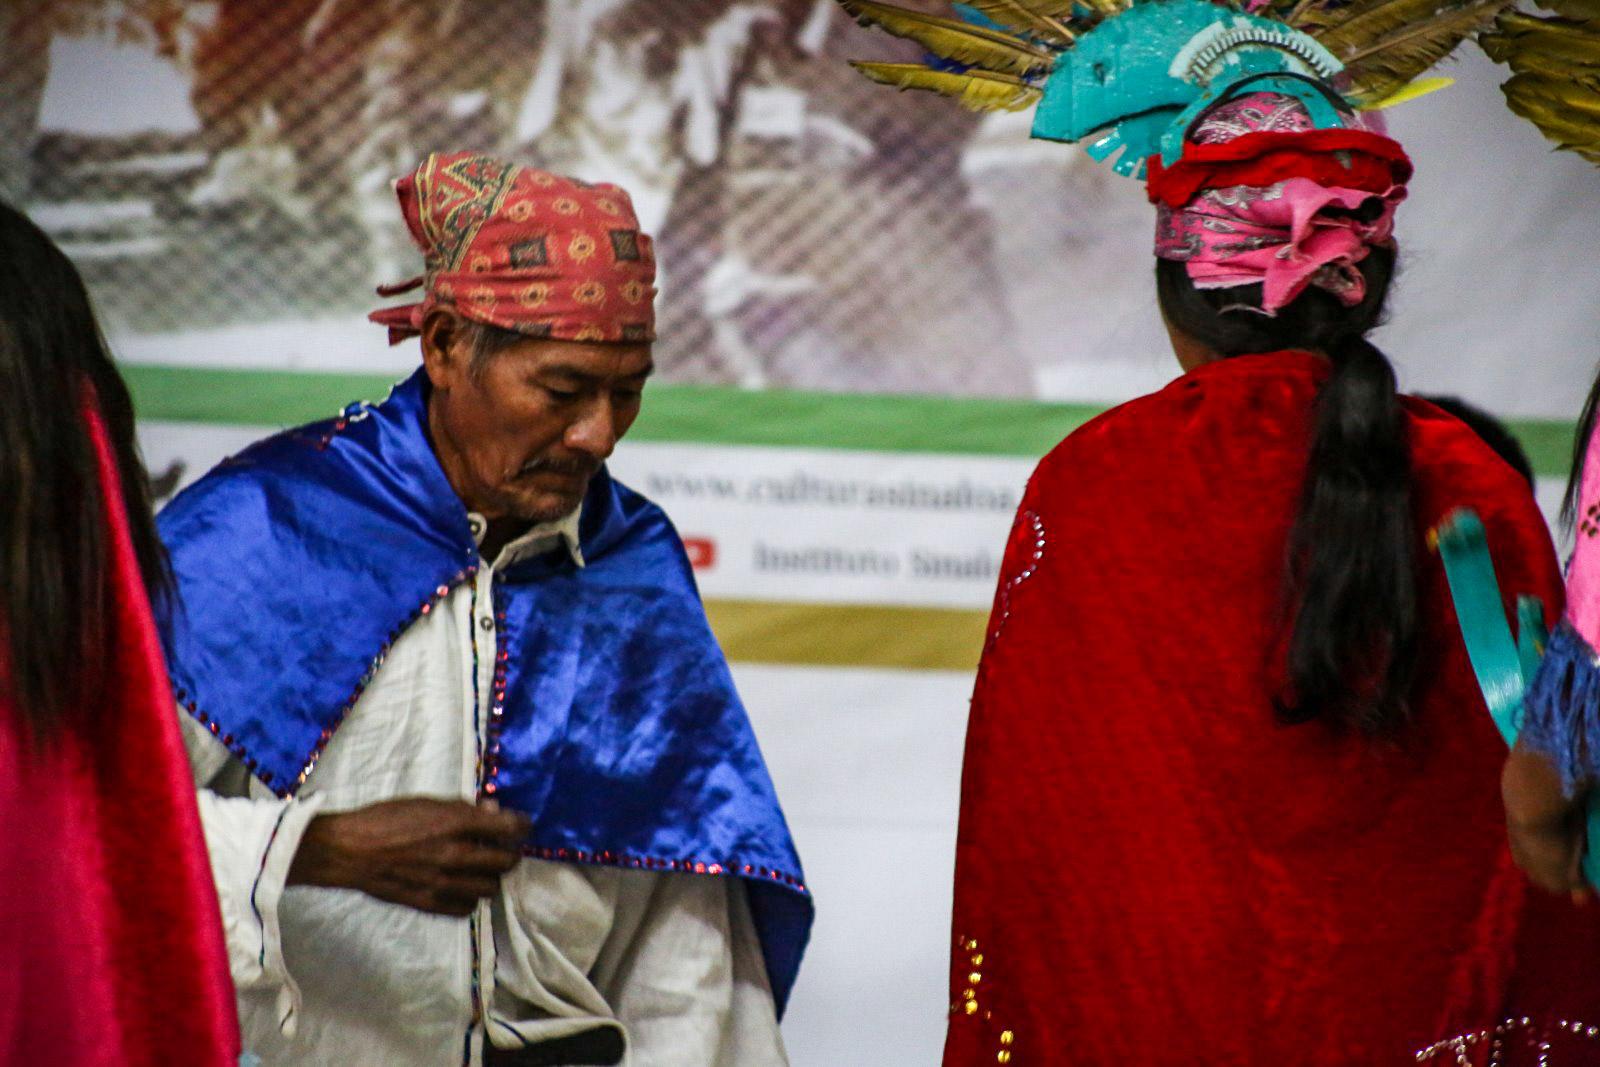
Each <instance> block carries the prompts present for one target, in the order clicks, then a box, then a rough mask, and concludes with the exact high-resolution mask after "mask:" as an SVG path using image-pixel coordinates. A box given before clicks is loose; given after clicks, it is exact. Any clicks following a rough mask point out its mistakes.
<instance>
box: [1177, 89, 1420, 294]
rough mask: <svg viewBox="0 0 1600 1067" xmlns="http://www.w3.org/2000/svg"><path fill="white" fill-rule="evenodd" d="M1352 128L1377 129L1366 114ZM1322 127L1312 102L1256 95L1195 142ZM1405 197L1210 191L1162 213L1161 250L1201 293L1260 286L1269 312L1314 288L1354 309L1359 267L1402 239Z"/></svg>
mask: <svg viewBox="0 0 1600 1067" xmlns="http://www.w3.org/2000/svg"><path fill="white" fill-rule="evenodd" d="M1349 125H1350V127H1351V128H1353V129H1361V130H1367V129H1368V126H1367V124H1366V122H1365V120H1363V119H1361V118H1360V117H1358V116H1352V117H1351V120H1350V123H1349ZM1313 128H1314V127H1313V124H1312V121H1311V117H1310V115H1309V114H1308V113H1307V112H1306V110H1305V107H1304V105H1303V104H1301V103H1300V102H1299V101H1298V100H1295V99H1294V98H1293V97H1288V96H1283V95H1282V94H1278V93H1251V94H1249V95H1247V96H1242V97H1240V98H1238V99H1237V100H1231V101H1229V102H1228V103H1226V104H1224V105H1223V106H1221V107H1219V108H1217V109H1216V110H1215V111H1214V112H1213V113H1212V114H1210V115H1209V116H1207V117H1206V118H1205V119H1204V120H1203V121H1202V122H1201V123H1200V124H1199V125H1198V126H1197V127H1196V129H1195V131H1194V134H1193V135H1192V137H1191V139H1190V140H1191V143H1193V144H1199V145H1214V144H1222V143H1226V142H1228V141H1232V140H1236V139H1238V138H1240V137H1245V136H1248V135H1250V134H1261V133H1275V134H1284V133H1287V134H1294V133H1309V132H1311V131H1312V130H1313ZM1309 169H1310V168H1308V170H1309ZM1405 196H1406V190H1405V186H1404V185H1403V184H1399V183H1396V184H1395V185H1393V186H1391V187H1390V188H1389V189H1388V190H1386V191H1385V192H1383V193H1381V194H1374V193H1371V192H1365V191H1362V190H1360V189H1350V188H1344V187H1341V186H1336V185H1323V184H1321V183H1319V182H1317V181H1314V180H1312V179H1310V178H1307V177H1296V178H1289V179H1286V180H1284V181H1280V182H1276V183H1274V184H1272V185H1267V186H1248V185H1235V186H1229V187H1226V188H1216V189H1202V190H1200V192H1199V193H1198V194H1197V195H1196V196H1195V198H1194V199H1193V200H1191V201H1190V202H1189V203H1188V204H1186V205H1184V206H1183V207H1181V208H1177V209H1174V208H1171V207H1168V206H1167V205H1165V204H1161V205H1158V206H1157V209H1156V247H1155V252H1156V255H1157V256H1159V257H1160V258H1162V259H1170V260H1176V261H1179V262H1183V263H1185V264H1187V269H1188V273H1189V277H1190V278H1191V279H1193V280H1194V282H1195V285H1196V286H1197V287H1198V288H1201V289H1223V288H1232V287H1235V286H1243V285H1254V284H1260V285H1261V286H1262V302H1261V309H1260V310H1261V311H1263V312H1264V313H1266V314H1268V315H1273V314H1276V313H1277V311H1278V309H1279V308H1282V307H1284V306H1285V305H1287V304H1289V303H1290V302H1291V301H1293V300H1294V299H1295V298H1296V297H1298V296H1299V295H1300V294H1301V293H1302V292H1304V291H1305V289H1306V287H1307V286H1311V285H1314V286H1317V287H1318V288H1321V289H1326V290H1327V291H1329V292H1331V293H1333V294H1334V295H1335V296H1337V297H1338V298H1339V300H1340V302H1341V303H1343V304H1344V305H1345V306H1347V307H1354V306H1355V305H1356V304H1359V303H1360V302H1361V300H1362V299H1363V297H1365V296H1366V280H1365V278H1364V277H1363V276H1362V274H1361V271H1360V270H1359V269H1358V267H1357V264H1359V263H1360V262H1361V261H1362V260H1363V259H1365V258H1366V257H1367V254H1368V252H1369V251H1370V249H1371V248H1372V246H1374V245H1377V244H1381V243H1383V242H1386V241H1389V240H1390V239H1391V238H1392V237H1393V235H1394V215H1395V210H1396V208H1398V207H1399V205H1400V203H1401V201H1403V200H1404V199H1405Z"/></svg>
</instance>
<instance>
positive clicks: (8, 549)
mask: <svg viewBox="0 0 1600 1067" xmlns="http://www.w3.org/2000/svg"><path fill="white" fill-rule="evenodd" d="M90 396H92V397H93V398H94V399H95V400H96V401H98V404H99V408H100V413H101V415H102V417H103V418H104V420H105V425H106V429H107V432H108V433H109V435H110V439H111V446H112V448H113V450H114V452H115V455H116V461H117V470H118V473H119V475H120V476H121V481H122V495H123V500H122V504H123V507H124V508H125V509H126V510H127V513H128V523H129V527H130V529H131V531H132V535H133V548H134V553H135V555H136V556H137V558H138V562H139V570H140V572H141V574H142V575H143V577H144V581H145V584H146V586H147V587H148V588H149V589H150V590H151V594H152V596H159V595H163V594H164V592H165V590H166V588H167V571H166V562H165V555H164V553H163V551H162V549H161V542H160V540H159V539H158V538H157V536H156V529H155V522H154V520H153V519H152V517H151V514H150V501H149V488H148V484H147V482H146V479H145V470H144V465H143V463H142V462H141V461H140V459H139V454H138V451H137V448H136V446H135V444H134V422H133V403H132V401H131V400H130V399H129V396H128V390H127V387H126V386H125V385H124V384H123V382H122V379H121V377H120V376H119V375H118V374H117V370H116V368H115V367H114V366H113V365H112V362H111V357H110V355H109V353H108V352H107V349H106V344H105V340H104V338H102V336H101V334H100V329H99V326H98V325H97V323H96V321H95V317H94V312H93V310H92V309H91V307H90V304H89V294H88V292H87V291H86V290H85V289H84V285H83V279H82V278H80V277H79V275H78V271H77V269H76V268H75V267H73V265H72V263H71V261H70V260H68V259H67V257H66V255H65V254H63V253H62V251H61V250H60V249H59V248H57V247H56V246H55V244H54V243H52V242H51V240H50V238H49V237H47V236H45V234H44V232H43V231H42V230H40V229H39V228H38V227H37V226H35V225H34V224H33V223H32V222H31V221H29V220H28V218H27V217H26V216H24V215H23V214H22V213H21V212H19V211H17V210H16V209H15V208H12V207H10V206H9V205H7V204H4V203H0V692H3V693H4V694H5V695H6V696H7V697H9V698H10V699H11V700H13V701H14V702H15V703H16V704H17V705H18V706H19V708H20V710H21V713H22V717H23V720H24V722H25V723H26V724H27V726H28V727H29V729H30V732H31V733H32V734H33V736H34V737H35V738H36V739H37V740H43V739H46V738H48V737H50V736H51V735H52V734H53V733H54V732H55V730H56V729H57V728H58V727H59V726H60V725H61V724H62V722H63V721H64V720H65V719H66V718H67V716H68V714H69V709H71V708H73V707H74V706H75V705H77V704H79V703H80V702H82V701H83V700H84V699H85V698H87V697H89V696H90V695H91V694H93V693H94V692H95V691H96V690H97V689H98V687H99V685H100V683H101V681H102V677H103V672H104V670H105V665H106V662H107V656H106V651H107V649H109V647H110V645H111V642H113V641H115V640H116V638H117V635H116V634H115V633H113V632H111V626H112V623H111V619H112V613H111V611H110V610H109V608H110V605H109V603H108V601H107V597H108V595H109V591H108V578H107V571H108V566H109V558H110V554H111V545H110V543H109V537H108V533H109V531H108V527H107V518H106V508H105V501H104V500H102V498H101V492H100V483H99V475H98V465H97V462H96V459H95V451H94V443H93V441H92V439H91V437H90V434H89V428H88V426H87V425H86V424H85V423H84V420H83V416H82V412H81V409H82V406H83V404H84V402H85V400H86V398H88V397H90Z"/></svg>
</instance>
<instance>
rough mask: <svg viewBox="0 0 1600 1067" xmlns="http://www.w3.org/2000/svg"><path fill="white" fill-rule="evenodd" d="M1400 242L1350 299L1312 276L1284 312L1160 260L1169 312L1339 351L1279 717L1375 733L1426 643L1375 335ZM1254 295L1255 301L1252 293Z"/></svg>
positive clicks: (1227, 331)
mask: <svg viewBox="0 0 1600 1067" xmlns="http://www.w3.org/2000/svg"><path fill="white" fill-rule="evenodd" d="M1394 267H1395V254H1394V251H1393V249H1392V248H1390V247H1379V248H1374V249H1372V251H1371V253H1370V254H1369V255H1368V256H1367V258H1366V259H1364V260H1362V261H1361V264H1360V270H1361V273H1362V274H1363V275H1364V276H1365V278H1366V283H1367V286H1366V295H1365V297H1364V298H1363V299H1362V301H1361V303H1360V304H1358V305H1357V306H1355V307H1345V306H1344V305H1343V304H1342V303H1340V301H1339V300H1338V299H1337V298H1336V297H1334V296H1333V295H1332V294H1331V293H1328V292H1326V291H1324V290H1322V289H1318V288H1316V287H1314V286H1313V287H1310V288H1307V289H1306V290H1305V291H1304V292H1303V293H1302V294H1301V295H1300V296H1299V297H1297V298H1296V299H1295V300H1294V301H1293V302H1292V303H1290V304H1289V305H1288V306H1287V307H1284V308H1282V309H1280V310H1279V311H1278V314H1277V315H1276V316H1275V317H1268V316H1266V315H1264V314H1261V313H1260V312H1259V311H1252V310H1249V308H1251V307H1253V308H1260V306H1261V286H1259V285H1253V286H1242V287H1238V288H1231V289H1209V290H1206V289H1197V288H1195V286H1194V284H1193V282H1191V281H1190V279H1189V275H1188V272H1187V270H1186V269H1185V268H1184V265H1183V264H1182V263H1178V262H1172V261H1168V260H1158V261H1157V264H1156V292H1157V296H1158V298H1159V300H1160V304H1161V310H1162V313H1163V314H1164V315H1165V316H1166V319H1167V321H1168V322H1169V323H1170V324H1171V325H1173V326H1176V327H1177V328H1178V329H1179V330H1181V331H1182V332H1184V333H1186V334H1188V335H1190V336H1191V337H1193V338H1195V339H1196V340H1198V341H1200V342H1201V343H1202V344H1204V345H1206V346H1207V347H1209V348H1211V349H1213V350H1215V351H1217V352H1219V353H1221V354H1222V355H1224V356H1235V355H1243V354H1246V353H1250V352H1272V351H1278V350H1282V349H1304V350H1308V351H1313V352H1320V353H1323V354H1325V355H1327V357H1328V359H1329V360H1330V361H1331V362H1332V364H1333V373H1332V375H1331V376H1329V378H1328V380H1327V381H1326V383H1324V384H1323V386H1322V388H1321V390H1320V392H1319V393H1318V395H1317V402H1316V411H1315V414H1314V417H1313V423H1312V432H1311V451H1310V456H1309V461H1308V464H1307V468H1306V477H1305V484H1304V487H1303V488H1302V489H1301V492H1300V502H1299V506H1298V512H1297V513H1296V515H1295V520H1294V525H1293V528H1292V530H1291V533H1290V536H1289V547H1288V559H1287V561H1286V564H1285V583H1284V584H1285V600H1284V603H1285V606H1286V620H1287V622H1288V626H1289V631H1288V634H1287V686H1286V687H1285V689H1284V691H1283V692H1282V693H1281V694H1280V695H1279V697H1278V715H1279V717H1280V718H1281V719H1282V720H1284V721H1286V722H1291V723H1299V722H1309V721H1312V720H1323V721H1325V722H1328V723H1330V724H1332V725H1334V726H1337V727H1345V728H1354V729H1356V730H1359V731H1361V732H1362V733H1365V734H1368V735H1378V734H1384V733H1391V732H1393V731H1394V730H1395V729H1397V728H1398V727H1399V726H1400V725H1401V724H1403V723H1404V722H1405V721H1406V719H1407V718H1408V716H1409V705H1410V701H1409V696H1410V691H1411V683H1412V679H1413V677H1414V672H1415V666H1416V651H1417V632H1418V612H1417V579H1416V559H1415V557H1416V553H1417V530H1416V526H1415V522H1414V519H1413V514H1412V504H1411V455H1410V449H1409V446H1408V443H1407V440H1406V423H1405V417H1404V412H1403V411H1402V409H1401V406H1400V400H1399V397H1398V395H1397V393H1396V388H1395V376H1394V368H1392V367H1391V366H1390V365H1389V360H1388V358H1387V357H1385V356H1384V354H1383V353H1382V352H1380V351H1379V350H1378V349H1377V348H1376V347H1374V346H1373V345H1372V344H1371V343H1370V342H1368V341H1367V340H1366V333H1367V331H1369V330H1371V329H1372V328H1373V327H1374V326H1376V325H1377V324H1378V321H1379V319H1380V317H1381V316H1382V313H1383V305H1384V300H1385V298H1386V297H1387V295H1388V291H1389V284H1390V282H1391V280H1392V279H1393V276H1394ZM1241 305H1242V306H1241Z"/></svg>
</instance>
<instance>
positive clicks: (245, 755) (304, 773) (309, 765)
mask: <svg viewBox="0 0 1600 1067" xmlns="http://www.w3.org/2000/svg"><path fill="white" fill-rule="evenodd" d="M477 573H478V567H477V565H476V564H469V565H468V566H466V567H464V568H463V569H461V570H459V571H457V572H456V574H455V577H454V578H453V579H452V580H451V584H450V585H441V586H439V587H438V588H437V589H435V590H434V592H433V596H432V597H431V598H430V599H428V600H426V601H424V602H423V604H422V606H421V607H419V608H417V610H416V611H413V612H412V613H411V614H410V615H408V616H406V618H405V619H403V620H402V621H401V622H400V623H399V624H398V625H396V626H394V627H393V628H391V629H390V630H389V636H388V639H387V640H386V641H385V642H384V643H383V647H382V648H380V649H379V650H378V654H377V655H376V656H374V657H373V658H372V663H371V664H370V665H369V666H368V667H367V670H366V673H365V674H363V675H362V676H361V680H360V681H358V682H357V683H356V686H355V689H353V690H352V691H351V693H350V696H349V699H347V700H346V701H345V703H344V706H343V707H341V708H340V709H339V716H338V718H336V719H335V720H334V721H333V725H332V726H329V727H327V728H326V729H324V730H323V731H322V733H321V735H320V736H319V737H318V738H317V744H316V747H314V748H313V749H312V750H311V752H310V753H309V754H308V755H307V756H306V761H305V766H304V768H303V769H302V770H301V771H300V774H299V776H298V777H297V778H295V780H294V784H293V785H290V784H288V783H279V784H277V785H274V784H273V781H274V777H275V776H274V775H273V774H272V772H270V771H262V772H260V773H259V774H257V776H258V777H259V778H260V779H261V783H262V784H263V785H265V786H267V787H268V788H269V789H271V790H272V791H273V792H274V793H276V794H277V795H278V796H280V797H288V796H292V795H293V794H294V792H295V790H296V789H298V788H299V787H300V786H302V785H304V784H305V781H306V779H307V778H308V777H310V776H311V772H312V771H313V770H315V769H316V766H317V760H318V759H320V758H321V756H322V750H323V749H324V748H327V747H328V742H329V741H331V740H333V735H334V732H335V731H336V730H338V728H339V724H340V723H342V722H344V717H345V716H346V715H348V714H350V709H351V708H353V707H355V704H356V701H358V700H360V699H361V694H362V693H364V692H366V689H367V686H368V685H371V684H372V679H373V678H374V677H375V676H376V675H377V673H378V668H379V667H382V666H383V661H384V660H385V659H387V658H388V656H389V650H390V649H391V648H393V647H394V643H395V642H396V641H398V640H399V639H400V635H401V634H403V633H405V631H406V630H407V629H408V628H409V627H410V626H411V624H412V623H414V622H416V621H417V619H419V618H421V617H422V616H424V615H426V614H428V613H429V612H430V611H432V610H433V606H434V604H436V603H437V602H438V601H440V600H443V599H444V598H445V597H446V596H448V595H449V594H450V590H451V589H452V588H454V587H455V586H457V585H460V584H461V583H462V582H464V581H466V580H467V579H469V578H471V577H473V576H475V575H476V574H477ZM173 695H174V696H176V697H177V699H178V702H179V703H180V704H181V705H183V707H184V708H185V709H187V710H188V712H189V714H190V715H193V716H194V717H195V719H196V720H197V721H198V722H199V723H200V724H201V725H202V726H204V727H206V728H207V729H209V730H210V731H211V733H212V736H214V737H216V738H217V739H218V740H219V741H221V742H222V743H223V744H224V745H226V746H227V749H228V751H229V752H231V753H232V754H233V755H234V756H235V757H237V758H238V760H239V762H241V763H243V764H244V765H245V768H246V769H247V770H249V771H250V772H251V773H253V774H255V773H257V768H258V767H259V764H258V763H257V761H256V759H255V758H254V757H253V756H251V755H250V753H249V752H248V751H247V750H246V749H245V747H244V745H243V744H242V743H240V742H238V741H236V740H235V739H234V737H233V735H232V734H227V735H224V734H223V733H222V728H221V727H220V726H218V725H217V722H216V720H214V719H212V718H211V716H209V715H208V714H206V712H205V711H204V710H203V709H202V708H200V707H199V705H198V704H197V703H196V702H195V701H194V700H192V699H190V697H189V694H188V693H187V692H185V691H184V690H182V689H177V690H174V693H173Z"/></svg>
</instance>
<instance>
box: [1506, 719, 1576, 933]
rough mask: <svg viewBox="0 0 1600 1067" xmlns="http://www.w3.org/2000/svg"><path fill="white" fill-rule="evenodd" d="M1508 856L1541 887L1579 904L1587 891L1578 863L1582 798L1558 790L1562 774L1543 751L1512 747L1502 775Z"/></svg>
mask: <svg viewBox="0 0 1600 1067" xmlns="http://www.w3.org/2000/svg"><path fill="white" fill-rule="evenodd" d="M1500 794H1501V796H1502V798H1503V799H1504V800H1505V805H1506V831H1507V835H1508V836H1509V838H1510V840H1511V856H1512V858H1513V859H1514V860H1516V861H1517V866H1518V867H1521V868H1522V870H1523V873H1524V874H1526V875H1527V876H1528V878H1529V879H1530V880H1531V881H1532V882H1533V884H1534V885H1537V886H1539V887H1540V888H1541V889H1547V890H1549V891H1550V892H1552V893H1561V894H1565V895H1570V896H1571V897H1572V899H1573V901H1574V902H1575V903H1581V902H1582V901H1583V900H1584V899H1585V898H1586V897H1587V896H1588V893H1589V889H1588V886H1586V885H1585V884H1584V881H1583V872H1582V868H1581V866H1580V865H1581V864H1582V862H1583V845H1584V811H1583V803H1582V799H1581V798H1579V799H1577V800H1569V799H1568V798H1567V797H1566V796H1564V795H1563V794H1562V792H1561V776H1560V775H1559V774H1558V773H1557V772H1556V769H1555V768H1554V767H1552V766H1551V765H1550V762H1549V761H1548V760H1546V759H1545V758H1544V757H1543V756H1540V755H1537V754H1535V753H1532V752H1524V751H1523V750H1521V749H1513V750H1512V751H1511V755H1510V756H1508V757H1507V758H1506V765H1505V769H1504V770H1503V771H1502V772H1501V774H1500Z"/></svg>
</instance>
